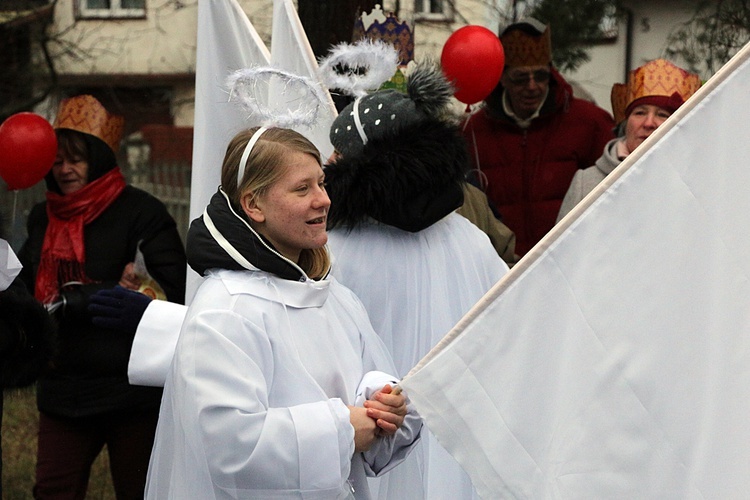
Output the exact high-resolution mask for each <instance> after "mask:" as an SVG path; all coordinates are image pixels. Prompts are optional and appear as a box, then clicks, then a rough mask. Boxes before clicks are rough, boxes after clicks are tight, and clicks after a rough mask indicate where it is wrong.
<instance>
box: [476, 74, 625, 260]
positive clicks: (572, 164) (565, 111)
mask: <svg viewBox="0 0 750 500" xmlns="http://www.w3.org/2000/svg"><path fill="white" fill-rule="evenodd" d="M502 91H503V88H502V85H498V87H497V88H496V89H495V90H494V91H493V93H492V95H491V96H490V97H488V98H487V101H486V102H485V105H484V107H482V108H481V109H480V110H479V111H477V112H476V113H475V114H473V115H472V116H470V117H469V119H468V122H467V123H466V124H465V126H464V136H465V138H466V140H467V142H468V147H469V156H470V157H471V158H472V162H473V163H474V167H475V168H479V169H480V170H481V171H482V172H483V174H484V175H483V176H482V177H485V178H486V181H487V188H486V192H487V197H488V198H489V199H490V201H492V202H493V203H494V204H495V206H496V207H497V209H498V210H499V212H500V215H501V217H502V221H503V222H504V223H505V224H506V225H507V226H508V227H510V229H511V230H513V232H514V233H515V234H516V253H517V254H518V255H524V254H525V253H526V252H527V251H528V250H529V249H531V247H533V246H534V245H535V244H536V243H537V242H538V241H539V240H540V239H541V238H542V237H543V236H544V235H545V234H546V233H547V231H549V230H550V229H551V228H552V226H553V225H554V224H555V219H556V217H557V213H558V211H559V210H560V205H561V203H562V199H563V197H564V196H565V192H566V191H567V190H568V186H570V181H571V180H572V178H573V174H575V172H576V170H578V169H581V168H587V167H590V166H591V165H593V164H594V163H595V162H596V160H597V158H599V156H601V154H602V151H603V150H604V145H605V144H606V143H607V141H609V140H610V139H612V138H613V137H614V134H613V128H614V121H613V120H612V117H611V116H610V115H609V113H607V112H606V111H605V110H603V109H601V108H599V107H597V106H596V105H594V104H592V103H591V102H588V101H585V100H582V99H577V98H575V97H573V92H572V89H571V87H570V85H569V84H568V82H566V81H565V79H564V78H563V77H562V76H561V75H560V74H559V73H558V72H557V71H555V70H553V71H552V77H551V79H550V88H549V94H548V95H547V99H546V101H545V102H544V105H543V106H542V110H541V112H540V115H539V116H538V117H537V118H535V119H534V120H533V121H532V123H531V126H530V127H529V128H527V129H525V130H524V129H522V128H520V127H519V126H518V125H516V123H515V122H514V121H513V120H512V119H511V118H509V117H508V116H507V115H506V114H505V113H504V112H503V110H502V104H501V102H502V100H501V99H502Z"/></svg>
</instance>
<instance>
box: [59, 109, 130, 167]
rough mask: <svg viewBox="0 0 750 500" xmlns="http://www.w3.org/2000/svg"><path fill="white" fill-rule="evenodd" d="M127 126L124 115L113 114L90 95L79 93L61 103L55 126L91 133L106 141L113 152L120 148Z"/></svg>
mask: <svg viewBox="0 0 750 500" xmlns="http://www.w3.org/2000/svg"><path fill="white" fill-rule="evenodd" d="M124 126H125V119H124V118H123V117H122V116H118V115H113V114H111V113H110V112H109V111H107V110H106V109H105V108H104V106H102V104H101V103H100V102H99V101H97V100H96V98H94V96H90V95H79V96H76V97H71V98H69V99H65V100H63V101H62V102H61V103H60V107H59V108H58V109H57V117H56V118H55V123H54V127H55V128H67V129H71V130H76V131H78V132H83V133H84V134H90V135H93V136H94V137H98V138H99V139H101V140H102V141H104V142H105V143H106V144H107V145H108V146H109V147H110V148H111V149H112V151H113V152H115V153H117V150H118V149H120V139H121V138H122V131H123V128H124Z"/></svg>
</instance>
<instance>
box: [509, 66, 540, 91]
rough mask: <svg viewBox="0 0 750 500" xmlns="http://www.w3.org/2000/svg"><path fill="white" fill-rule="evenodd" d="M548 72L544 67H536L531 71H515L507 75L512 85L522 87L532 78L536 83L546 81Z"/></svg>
mask: <svg viewBox="0 0 750 500" xmlns="http://www.w3.org/2000/svg"><path fill="white" fill-rule="evenodd" d="M549 77H550V72H549V71H547V70H546V69H538V70H536V71H534V72H532V73H516V74H513V75H508V81H510V83H511V84H512V85H515V86H518V87H522V86H526V85H528V84H529V82H530V81H531V79H532V78H533V79H534V81H535V82H536V83H546V82H548V81H549Z"/></svg>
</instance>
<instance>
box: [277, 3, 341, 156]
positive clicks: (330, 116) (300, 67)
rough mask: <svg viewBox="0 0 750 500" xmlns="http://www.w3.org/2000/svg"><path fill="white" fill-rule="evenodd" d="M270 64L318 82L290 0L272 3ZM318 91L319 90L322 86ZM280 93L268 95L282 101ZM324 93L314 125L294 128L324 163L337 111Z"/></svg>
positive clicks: (331, 150) (314, 60) (314, 64)
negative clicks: (316, 149) (314, 148)
mask: <svg viewBox="0 0 750 500" xmlns="http://www.w3.org/2000/svg"><path fill="white" fill-rule="evenodd" d="M271 62H272V63H273V65H274V66H275V67H278V68H281V69H284V70H287V71H289V72H291V73H294V74H295V75H300V76H306V77H308V78H310V79H311V80H313V81H315V82H318V83H320V75H319V74H318V61H317V60H316V59H315V54H314V53H313V50H312V47H310V42H309V41H308V39H307V35H306V34H305V30H304V28H303V27H302V23H301V22H300V20H299V16H298V14H297V10H296V9H295V8H294V4H293V3H292V0H274V6H273V36H272V37H271ZM321 88H323V85H322V84H321ZM283 93H284V89H283V88H277V89H272V94H273V96H274V98H276V99H280V98H282V97H283ZM324 94H325V97H326V98H327V100H326V102H325V103H324V104H323V105H322V106H321V108H320V114H319V117H318V120H317V121H316V123H315V125H314V126H313V127H298V128H296V130H297V132H299V133H301V134H303V135H304V136H305V137H307V138H308V139H310V140H311V141H312V142H313V144H315V146H316V147H317V148H318V150H319V151H320V153H321V154H322V155H323V160H324V161H325V160H326V159H327V158H328V157H329V156H331V153H333V146H332V145H331V141H330V139H329V138H328V132H329V131H330V129H331V124H333V120H334V118H336V115H337V112H336V106H335V105H334V104H333V99H331V95H330V93H328V91H327V90H326V92H325V93H324ZM290 106H294V103H290Z"/></svg>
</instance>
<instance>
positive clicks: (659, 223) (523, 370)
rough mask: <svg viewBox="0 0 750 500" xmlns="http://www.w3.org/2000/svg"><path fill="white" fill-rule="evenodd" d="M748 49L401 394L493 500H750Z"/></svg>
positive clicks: (587, 202)
mask: <svg viewBox="0 0 750 500" xmlns="http://www.w3.org/2000/svg"><path fill="white" fill-rule="evenodd" d="M749 50H750V48H749V47H745V48H744V49H743V50H742V51H741V52H740V53H739V54H738V55H737V56H735V57H734V58H733V59H732V60H731V61H730V62H729V63H728V64H727V65H726V66H725V67H724V68H722V70H721V71H720V72H719V73H717V74H716V75H715V76H714V77H713V78H712V79H711V80H709V82H707V84H706V85H704V87H703V88H702V89H701V90H699V91H698V92H697V93H696V94H695V95H694V96H693V97H692V98H691V99H690V100H689V101H688V102H687V103H686V104H685V105H684V106H682V108H680V109H679V110H678V111H677V112H676V113H675V114H674V115H673V116H672V117H671V118H670V119H669V120H667V121H666V122H665V123H664V124H663V125H662V126H661V127H660V128H659V129H658V130H657V131H656V132H655V133H654V134H652V136H651V137H650V138H649V139H648V140H647V141H645V142H644V143H643V145H641V146H640V147H639V148H638V149H637V150H636V151H635V152H634V153H633V154H631V155H630V156H629V157H628V158H627V159H626V160H625V161H624V162H623V163H622V164H621V165H620V166H619V167H618V168H617V169H616V170H615V171H614V172H613V173H612V174H610V175H609V176H608V177H607V179H605V181H604V183H603V184H602V185H600V186H599V187H597V189H596V190H595V191H594V192H592V193H591V194H590V195H589V196H588V197H587V198H586V199H584V201H582V202H581V204H579V205H578V206H577V207H576V209H575V210H573V211H572V212H571V213H570V214H569V215H568V216H567V217H566V218H565V219H563V221H561V222H560V224H558V225H557V226H556V227H555V228H553V230H552V231H551V232H550V234H549V235H548V236H547V237H546V238H544V239H543V240H542V242H540V243H539V245H537V246H536V247H535V248H534V249H533V250H532V252H530V253H529V254H528V255H527V256H526V257H525V258H524V259H523V260H522V261H521V262H520V263H519V264H518V265H516V266H515V267H514V268H513V269H512V270H511V272H510V273H509V274H507V275H506V277H505V278H504V279H503V280H501V281H500V282H499V283H498V284H497V285H496V286H495V287H494V288H493V289H492V290H491V291H490V292H489V293H488V294H487V296H485V298H484V299H482V301H480V303H479V304H477V305H476V306H475V308H474V309H473V310H472V311H471V312H469V314H468V315H467V316H466V317H465V318H464V319H463V320H462V321H461V322H460V323H459V324H458V325H457V326H456V327H455V328H454V329H453V330H452V331H451V333H450V334H449V335H448V336H447V337H446V338H445V339H444V340H443V341H442V342H441V344H439V345H438V346H437V347H436V348H435V350H434V351H433V352H431V353H430V354H429V355H428V356H427V357H426V358H425V359H424V360H423V361H422V362H420V364H419V365H418V366H417V367H415V369H414V370H412V373H411V374H410V375H409V376H408V377H406V379H405V380H404V381H403V382H402V385H403V387H404V388H405V390H406V391H408V394H409V396H410V397H411V399H412V401H413V402H414V403H415V405H416V407H417V409H418V410H419V411H420V413H421V414H422V416H423V417H424V418H425V420H426V422H427V425H428V426H429V428H430V430H431V431H432V432H433V433H434V434H435V435H437V437H438V439H439V440H440V441H441V443H442V444H443V445H444V446H445V448H446V449H447V450H448V451H450V452H451V453H452V454H453V455H454V456H455V458H456V459H457V460H458V461H459V462H460V463H461V464H462V466H463V467H464V468H465V469H466V471H467V472H468V473H469V475H470V476H471V478H472V481H473V482H474V484H475V486H476V488H477V491H478V492H479V493H480V495H482V496H483V497H485V498H535V499H536V498H576V499H579V498H587V499H588V498H639V499H641V498H659V499H662V498H722V499H724V498H747V496H748V492H749V491H750V473H748V472H749V471H750V426H748V425H747V418H748V415H750V348H749V347H750V258H748V257H749V256H750V195H748V189H750V140H748V139H749V138H750V124H748V121H747V117H746V116H745V114H744V111H747V110H748V109H750V89H748V82H750V61H749V59H750V52H749ZM743 110H744V111H743Z"/></svg>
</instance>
